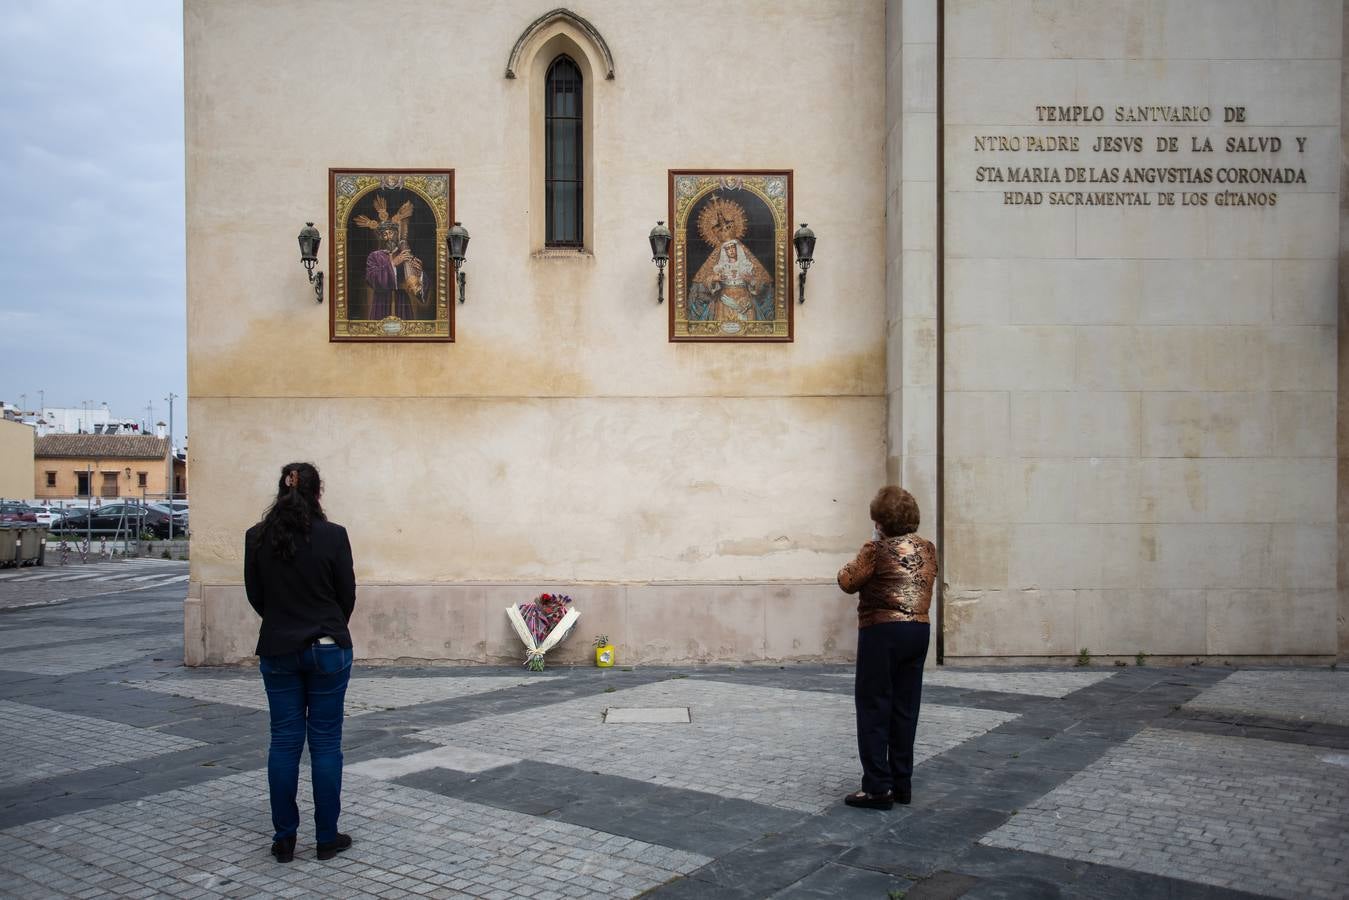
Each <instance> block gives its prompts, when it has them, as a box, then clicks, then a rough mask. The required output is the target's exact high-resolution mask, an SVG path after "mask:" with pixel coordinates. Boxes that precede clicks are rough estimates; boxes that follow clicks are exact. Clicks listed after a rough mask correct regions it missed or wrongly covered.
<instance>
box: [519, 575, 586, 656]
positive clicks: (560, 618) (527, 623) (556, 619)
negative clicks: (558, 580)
mask: <svg viewBox="0 0 1349 900" xmlns="http://www.w3.org/2000/svg"><path fill="white" fill-rule="evenodd" d="M570 603H571V598H570V597H568V596H567V595H566V594H540V595H539V597H538V599H537V600H534V601H532V602H530V603H520V604H518V605H516V606H509V607H507V608H506V618H508V619H510V621H511V625H513V626H514V627H515V633H516V634H518V635H519V636H520V642H521V643H523V644H524V645H525V666H526V667H528V669H529V670H530V671H531V672H542V671H543V655H544V654H545V653H547V652H548V651H549V650H551V649H553V648H554V647H556V646H557V645H558V642H559V641H561V640H562V639H563V638H564V637H566V636H567V632H569V631H571V628H572V626H573V625H575V624H576V620H577V619H579V618H581V614H580V613H578V612H577V611H576V610H575V609H574V608H573V607H571V606H569V605H568V604H570Z"/></svg>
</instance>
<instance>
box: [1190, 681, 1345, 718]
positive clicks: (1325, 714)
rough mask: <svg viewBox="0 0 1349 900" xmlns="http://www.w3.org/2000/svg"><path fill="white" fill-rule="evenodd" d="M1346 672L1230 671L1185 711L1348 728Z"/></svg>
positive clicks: (1191, 702)
mask: <svg viewBox="0 0 1349 900" xmlns="http://www.w3.org/2000/svg"><path fill="white" fill-rule="evenodd" d="M1346 697H1349V672H1339V671H1335V672H1328V671H1325V670H1321V671H1314V672H1311V671H1301V672H1288V671H1282V672H1280V671H1270V670H1263V671H1262V670H1259V669H1252V670H1250V671H1246V672H1233V673H1232V675H1231V677H1229V678H1226V679H1224V680H1223V681H1222V682H1221V683H1220V684H1218V685H1215V686H1214V687H1212V688H1210V689H1209V690H1207V691H1205V692H1204V693H1202V694H1200V695H1199V696H1198V697H1196V698H1194V699H1193V700H1191V701H1190V702H1189V703H1187V704H1185V707H1186V709H1190V710H1201V711H1205V712H1215V713H1234V714H1237V715H1249V716H1266V717H1274V718H1279V719H1290V720H1296V721H1304V722H1322V723H1327V724H1331V725H1344V726H1349V702H1346V701H1345V698H1346Z"/></svg>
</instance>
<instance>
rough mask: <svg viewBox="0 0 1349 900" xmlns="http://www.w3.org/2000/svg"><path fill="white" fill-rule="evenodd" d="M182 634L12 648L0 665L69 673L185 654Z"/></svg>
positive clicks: (50, 673)
mask: <svg viewBox="0 0 1349 900" xmlns="http://www.w3.org/2000/svg"><path fill="white" fill-rule="evenodd" d="M182 643H183V642H182V637H181V635H178V636H172V637H170V636H167V635H166V636H159V635H153V634H142V635H133V636H130V637H118V638H113V639H103V640H98V641H92V642H86V643H83V644H79V645H73V646H66V647H62V648H58V649H50V648H41V649H30V650H10V651H7V652H6V653H5V655H4V656H3V657H0V668H5V669H9V670H11V671H18V672H29V673H31V674H34V675H68V674H70V673H72V672H91V671H93V670H95V669H102V668H106V667H108V666H113V665H116V664H117V663H125V662H130V661H131V660H136V659H142V658H144V657H146V656H150V655H152V654H155V653H159V652H172V653H174V654H175V655H176V656H177V658H179V659H181V658H182Z"/></svg>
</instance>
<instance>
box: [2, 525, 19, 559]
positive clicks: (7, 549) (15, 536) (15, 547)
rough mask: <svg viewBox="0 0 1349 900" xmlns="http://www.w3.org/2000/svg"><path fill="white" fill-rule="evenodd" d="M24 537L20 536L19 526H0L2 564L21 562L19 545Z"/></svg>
mask: <svg viewBox="0 0 1349 900" xmlns="http://www.w3.org/2000/svg"><path fill="white" fill-rule="evenodd" d="M21 543H22V538H20V537H19V529H17V528H0V566H17V565H18V564H19V545H20V544H21Z"/></svg>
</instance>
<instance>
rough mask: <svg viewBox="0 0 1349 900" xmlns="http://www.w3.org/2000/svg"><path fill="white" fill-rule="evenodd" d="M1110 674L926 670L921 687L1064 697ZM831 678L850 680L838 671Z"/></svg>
mask: <svg viewBox="0 0 1349 900" xmlns="http://www.w3.org/2000/svg"><path fill="white" fill-rule="evenodd" d="M1114 674H1115V673H1114V672H1079V671H1062V670H1056V671H1053V672H1017V671H1006V672H969V671H964V670H961V669H937V670H935V671H933V670H931V669H929V670H927V671H925V672H923V687H924V688H927V687H928V686H929V685H931V686H933V687H951V688H964V689H966V690H972V691H995V692H997V693H1002V694H1031V695H1034V696H1037V697H1066V696H1068V695H1069V694H1072V693H1074V692H1076V691H1080V690H1082V689H1083V688H1089V687H1092V686H1093V685H1097V684H1100V683H1101V682H1102V681H1105V680H1107V679H1109V678H1111V677H1113V676H1114ZM834 677H835V678H853V677H854V676H853V675H852V674H851V673H843V672H840V673H838V674H836V675H835V676H834Z"/></svg>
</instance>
